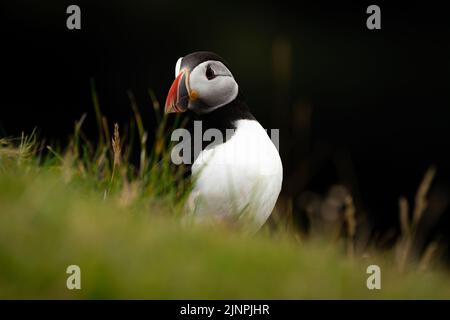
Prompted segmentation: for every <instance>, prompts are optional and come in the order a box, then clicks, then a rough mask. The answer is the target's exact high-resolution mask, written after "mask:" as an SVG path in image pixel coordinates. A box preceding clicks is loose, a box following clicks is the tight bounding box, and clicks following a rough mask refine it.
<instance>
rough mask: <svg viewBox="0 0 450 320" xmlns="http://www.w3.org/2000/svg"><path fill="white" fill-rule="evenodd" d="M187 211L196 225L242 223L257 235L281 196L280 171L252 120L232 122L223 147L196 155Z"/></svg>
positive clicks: (266, 140) (277, 158)
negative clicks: (208, 221)
mask: <svg viewBox="0 0 450 320" xmlns="http://www.w3.org/2000/svg"><path fill="white" fill-rule="evenodd" d="M192 174H193V177H194V179H196V180H195V185H194V189H193V191H192V194H191V196H190V200H189V203H190V207H191V208H190V210H191V213H192V215H193V217H195V218H196V219H199V220H205V219H213V220H215V219H220V220H221V219H224V220H225V219H226V220H230V221H237V220H245V222H246V223H247V222H248V223H249V224H250V225H251V226H252V229H259V228H260V227H261V226H262V225H263V224H264V222H265V221H266V220H267V218H268V217H269V216H270V214H271V212H272V210H273V208H274V206H275V203H276V201H277V198H278V195H279V193H280V190H281V182H282V176H283V168H282V164H281V159H280V156H279V154H278V150H277V149H276V147H275V145H274V144H273V142H272V141H271V140H270V138H269V136H268V135H267V133H266V131H265V130H264V129H263V127H262V126H261V125H260V124H259V123H258V122H257V121H255V120H239V121H237V122H236V131H235V133H234V135H233V136H232V137H231V138H230V139H229V140H228V141H227V142H226V143H223V144H220V145H217V146H215V147H214V148H211V149H206V150H204V151H202V152H201V153H200V155H199V156H198V158H197V159H196V160H195V162H194V164H193V166H192Z"/></svg>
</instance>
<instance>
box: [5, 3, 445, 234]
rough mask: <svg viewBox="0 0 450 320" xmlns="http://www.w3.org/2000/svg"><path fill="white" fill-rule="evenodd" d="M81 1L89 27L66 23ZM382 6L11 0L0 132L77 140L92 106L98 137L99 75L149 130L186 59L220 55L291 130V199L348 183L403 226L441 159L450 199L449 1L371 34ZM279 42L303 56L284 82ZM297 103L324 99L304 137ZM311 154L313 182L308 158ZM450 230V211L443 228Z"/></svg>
mask: <svg viewBox="0 0 450 320" xmlns="http://www.w3.org/2000/svg"><path fill="white" fill-rule="evenodd" d="M442 3H444V2H442ZM70 4H77V5H79V6H80V7H81V14H82V21H81V24H82V29H81V30H68V29H67V28H66V19H67V16H68V15H67V14H66V8H67V6H68V5H70ZM370 4H372V2H359V3H355V2H353V3H352V2H340V1H339V2H336V3H331V2H330V3H326V2H314V4H307V3H304V2H300V1H298V2H295V3H281V2H277V3H272V4H269V3H262V2H246V3H244V2H241V1H220V2H212V1H104V2H100V1H45V2H44V1H40V2H37V1H9V2H6V1H2V2H1V4H0V36H1V37H0V43H1V44H0V56H1V70H0V77H1V79H2V86H1V91H0V92H1V94H0V134H1V135H7V136H17V135H19V134H20V133H21V132H22V131H25V132H28V133H29V132H31V131H32V130H33V128H38V129H39V131H40V132H41V135H42V136H44V137H47V138H49V139H50V140H51V139H53V140H58V141H65V139H67V137H68V136H69V135H70V133H71V132H73V124H74V121H75V120H77V119H79V118H80V117H81V115H82V114H83V113H87V121H86V124H85V127H84V129H85V131H86V132H87V133H88V135H90V136H91V137H92V138H93V139H95V138H96V137H95V133H96V130H95V117H94V112H93V106H92V100H91V93H90V80H91V79H93V80H94V81H95V84H96V87H97V90H98V94H99V98H100V104H101V108H102V111H103V112H104V113H105V115H106V116H107V117H108V119H109V120H110V122H111V123H113V122H119V123H120V124H122V123H125V122H127V120H128V119H129V117H130V116H131V112H132V111H131V108H130V104H129V100H128V96H127V91H128V90H131V91H132V92H133V93H134V94H135V96H136V97H137V101H138V104H139V106H140V108H141V111H142V113H143V116H144V121H145V123H146V126H147V128H151V127H152V126H153V125H154V116H153V113H152V112H153V111H152V109H151V100H150V97H149V95H148V90H149V89H152V90H153V91H154V92H155V95H156V97H157V98H158V100H159V101H160V102H161V103H163V102H164V100H165V96H166V93H167V91H168V88H169V87H170V84H171V82H172V80H173V77H174V65H175V62H176V60H177V59H178V57H180V56H183V55H185V54H187V53H190V52H193V51H197V50H210V51H214V52H217V53H218V54H219V55H221V56H223V57H224V58H225V59H226V60H227V61H228V62H229V64H230V65H231V68H232V72H233V73H234V75H235V77H236V78H237V80H238V82H239V85H240V88H242V89H243V90H244V92H245V95H246V97H247V102H248V104H249V105H250V107H251V109H252V111H253V113H254V114H255V116H256V118H257V119H258V120H259V121H260V122H261V123H262V124H263V126H264V127H266V128H280V132H281V145H280V152H281V155H282V159H283V164H284V171H285V178H284V184H285V185H284V187H283V193H284V194H286V195H288V196H291V197H294V198H295V197H297V196H298V195H299V194H300V193H301V192H302V191H304V190H314V191H317V192H325V191H326V190H327V188H329V186H330V185H332V184H334V183H344V184H347V185H350V188H351V189H352V191H353V193H354V194H355V195H356V197H357V200H358V206H359V207H360V208H362V210H364V211H367V212H368V214H369V217H370V219H371V222H372V225H373V226H374V227H375V228H378V229H380V230H384V231H386V230H387V229H389V228H397V210H398V208H397V199H398V197H399V196H400V195H403V194H404V195H406V196H408V198H409V199H410V200H411V201H412V200H413V197H414V193H415V190H416V188H417V186H418V184H419V182H420V180H421V179H422V176H423V173H424V172H425V170H426V169H427V167H428V166H429V165H431V164H435V165H436V166H437V168H438V174H437V178H436V180H435V183H434V184H433V190H437V191H436V192H437V193H438V194H439V195H441V196H442V197H443V198H445V199H447V198H449V195H450V153H449V146H450V143H449V141H448V137H450V124H449V120H450V95H449V90H450V83H449V82H450V77H449V76H450V42H449V39H450V32H449V31H450V27H449V25H450V22H449V18H448V11H447V10H446V8H445V7H444V4H440V3H439V2H436V3H433V2H429V1H427V2H414V1H408V2H406V1H403V2H396V4H392V3H390V4H388V3H384V2H374V4H378V5H379V6H380V7H381V12H382V29H381V30H374V31H371V30H368V29H367V28H366V18H367V16H368V15H367V14H366V8H367V6H368V5H370ZM280 41H281V43H288V45H289V47H290V50H291V51H290V52H291V59H290V61H291V63H290V64H289V67H290V68H289V70H290V71H289V74H288V75H287V76H285V77H284V78H282V79H281V80H280V79H278V78H277V66H278V64H277V63H279V61H278V62H277V61H275V62H274V58H273V46H274V43H280ZM297 105H308V106H311V107H312V115H311V121H310V123H309V127H308V128H307V130H306V131H305V130H303V129H302V130H303V131H302V130H297V129H298V126H297V124H296V123H294V122H293V120H292V119H293V118H295V117H294V116H293V115H295V106H297ZM149 147H151V146H149ZM311 159H312V160H311ZM336 159H346V160H345V162H346V163H347V164H348V166H350V167H351V170H350V171H351V172H352V174H351V176H352V177H351V178H349V177H348V175H347V176H345V175H344V176H343V175H341V174H340V173H339V170H338V169H336V166H335V165H334V162H335V161H336ZM308 161H310V162H308ZM311 162H312V163H313V164H312V165H311V164H309V166H308V170H307V171H308V172H313V173H312V174H309V175H308V178H306V177H304V176H302V175H301V174H300V173H299V166H300V165H299V164H302V163H311ZM300 172H301V170H300ZM444 202H445V201H444ZM449 229H450V228H449V210H448V208H447V210H446V212H445V214H444V215H442V218H441V220H440V221H439V223H437V224H436V226H435V228H434V229H433V232H432V233H433V236H434V235H438V234H440V233H448V231H449Z"/></svg>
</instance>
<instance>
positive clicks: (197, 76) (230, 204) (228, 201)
mask: <svg viewBox="0 0 450 320" xmlns="http://www.w3.org/2000/svg"><path fill="white" fill-rule="evenodd" d="M185 111H188V112H191V113H193V114H194V116H195V118H196V119H197V121H201V124H202V129H203V130H205V131H204V132H205V136H206V133H207V132H208V130H209V131H210V130H215V131H214V132H216V133H218V132H220V133H223V135H222V137H223V139H222V140H220V139H216V140H218V141H214V143H210V144H209V145H207V146H204V145H202V148H201V151H200V152H199V154H198V155H195V157H194V161H193V163H192V166H191V178H192V179H193V188H192V191H191V193H190V195H189V197H188V200H187V202H186V203H187V204H186V208H187V211H188V213H187V217H188V219H189V221H194V222H200V223H208V224H218V223H219V224H222V223H224V224H227V225H233V226H239V227H242V228H244V229H245V230H248V231H250V232H252V233H254V232H256V231H258V230H259V229H260V228H261V227H262V226H263V225H264V223H265V222H266V221H267V219H268V218H269V216H270V215H271V213H272V211H273V209H274V207H275V204H276V201H277V199H278V196H279V194H280V191H281V185H282V180H283V166H282V162H281V158H280V155H279V152H278V149H277V147H276V146H275V144H274V143H273V141H272V140H271V139H270V137H269V135H268V134H267V132H266V130H265V129H264V128H263V127H262V126H261V124H260V123H259V122H258V121H257V120H256V119H255V117H254V116H253V114H252V113H251V112H250V109H249V107H248V105H247V103H246V102H245V99H244V96H243V94H242V92H241V90H240V88H239V85H238V83H237V82H236V79H235V78H234V76H233V74H232V73H231V71H230V68H229V65H228V63H227V62H225V61H224V59H222V58H221V57H220V56H219V55H217V54H215V53H213V52H208V51H199V52H194V53H191V54H188V55H186V56H184V57H181V58H179V59H178V61H177V63H176V65H175V80H174V81H173V83H172V85H171V87H170V89H169V92H168V95H167V99H166V102H165V113H177V112H185ZM206 140H208V139H206Z"/></svg>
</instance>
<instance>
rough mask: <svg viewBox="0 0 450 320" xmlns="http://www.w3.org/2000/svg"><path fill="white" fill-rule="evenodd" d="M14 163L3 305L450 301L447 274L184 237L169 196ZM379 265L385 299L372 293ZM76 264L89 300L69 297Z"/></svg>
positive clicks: (7, 201)
mask: <svg viewBox="0 0 450 320" xmlns="http://www.w3.org/2000/svg"><path fill="white" fill-rule="evenodd" d="M0 155H1V154H0ZM5 159H6V158H3V159H2V158H1V157H0V298H293V299H298V298H300V299H303V298H447V299H448V298H450V278H449V276H448V273H447V274H446V273H444V272H438V271H435V272H427V273H418V272H415V271H410V272H407V273H406V274H405V273H404V274H399V273H398V272H397V271H396V268H395V267H394V266H393V265H392V263H391V259H390V258H389V257H381V256H380V257H378V258H376V257H375V255H373V256H372V257H371V258H366V259H365V260H360V259H359V258H357V259H354V260H350V259H348V258H347V257H346V256H345V255H344V254H343V253H342V250H340V248H339V247H338V246H337V245H330V244H325V243H321V242H315V241H309V242H304V243H297V242H295V241H293V240H292V239H289V238H288V237H287V236H283V235H279V234H275V235H269V234H267V233H264V232H263V233H262V234H260V235H257V236H255V237H245V236H242V235H240V234H238V233H236V232H232V231H229V230H224V229H223V230H205V229H190V228H184V227H182V226H181V224H180V223H179V221H180V220H179V219H177V218H176V217H174V215H171V214H166V212H169V211H171V210H173V208H172V207H171V203H170V201H166V200H164V197H162V196H159V197H152V195H151V193H149V194H148V195H147V196H145V197H141V198H140V200H139V201H134V202H133V203H132V204H129V203H128V204H124V197H125V198H126V195H124V193H123V192H117V193H115V194H113V195H111V196H109V197H107V198H106V199H103V194H102V191H101V188H99V187H98V186H95V185H94V184H93V183H89V180H83V179H76V178H73V177H70V173H67V171H66V170H64V169H63V168H61V167H60V166H47V167H45V168H40V169H38V167H37V166H36V165H34V164H32V163H31V164H27V165H8V166H7V167H6V166H5V163H6V162H5ZM2 161H3V163H2ZM5 168H7V170H6V169H5ZM125 203H126V201H125ZM372 263H375V264H379V265H380V266H381V268H382V290H380V291H376V290H375V291H369V290H368V289H367V288H366V277H367V275H366V273H365V270H366V267H367V266H368V265H369V264H372ZM70 264H77V265H79V266H80V267H81V271H82V290H80V291H76V290H74V291H69V290H67V289H66V278H67V275H66V273H65V271H66V267H67V266H68V265H70Z"/></svg>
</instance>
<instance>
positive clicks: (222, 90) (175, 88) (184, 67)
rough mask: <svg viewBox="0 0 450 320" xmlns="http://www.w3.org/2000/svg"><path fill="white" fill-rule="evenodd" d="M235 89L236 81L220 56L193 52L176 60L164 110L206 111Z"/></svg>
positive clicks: (227, 98) (235, 92)
mask: <svg viewBox="0 0 450 320" xmlns="http://www.w3.org/2000/svg"><path fill="white" fill-rule="evenodd" d="M238 91H239V88H238V84H237V83H236V81H235V79H234V77H233V75H232V74H231V72H230V70H229V69H228V67H227V66H226V63H225V61H224V60H223V59H222V58H221V57H219V56H218V55H216V54H215V53H212V52H206V51H199V52H194V53H191V54H189V55H187V56H185V57H182V58H179V59H178V61H177V63H176V66H175V80H174V82H173V84H172V86H171V87H170V90H169V93H168V95H167V99H166V105H165V112H166V113H170V112H184V111H186V110H188V109H189V110H192V111H193V112H195V113H197V114H207V113H210V112H212V111H214V110H216V109H218V108H220V107H223V106H225V105H227V104H228V103H230V102H232V101H233V100H234V99H235V98H236V97H237V95H238Z"/></svg>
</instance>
